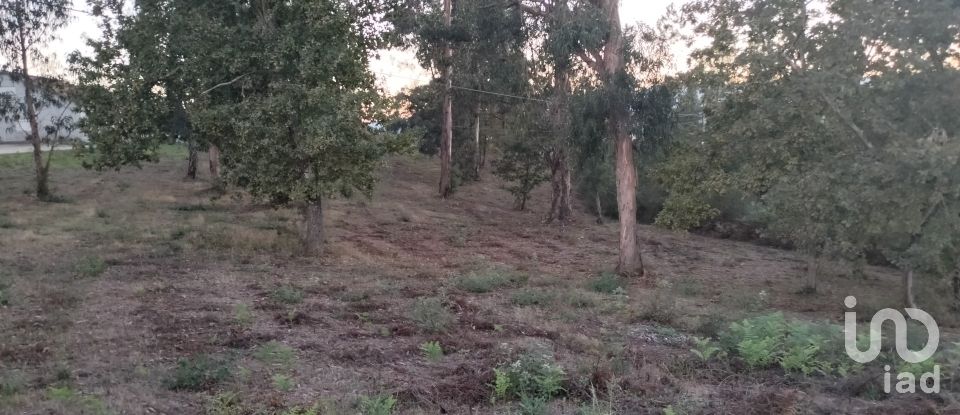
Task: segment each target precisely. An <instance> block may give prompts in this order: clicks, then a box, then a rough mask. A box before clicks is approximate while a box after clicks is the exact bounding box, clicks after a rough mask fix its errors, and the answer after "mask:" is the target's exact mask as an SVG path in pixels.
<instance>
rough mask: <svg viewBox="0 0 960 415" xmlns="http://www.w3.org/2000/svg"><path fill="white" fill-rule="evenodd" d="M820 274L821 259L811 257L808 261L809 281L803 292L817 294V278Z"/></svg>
mask: <svg viewBox="0 0 960 415" xmlns="http://www.w3.org/2000/svg"><path fill="white" fill-rule="evenodd" d="M818 274H820V258H818V257H811V258H810V259H808V260H807V281H806V285H805V286H804V287H803V292H806V293H810V294H814V293H816V292H817V276H818Z"/></svg>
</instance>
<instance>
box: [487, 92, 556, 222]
mask: <svg viewBox="0 0 960 415" xmlns="http://www.w3.org/2000/svg"><path fill="white" fill-rule="evenodd" d="M538 107H539V105H537V104H532V105H530V104H528V106H526V107H521V108H517V110H516V111H514V112H512V113H511V114H510V118H511V119H510V120H509V121H508V123H509V124H510V126H511V128H510V132H508V133H506V134H505V137H504V140H503V143H502V147H503V148H502V150H503V154H502V156H501V157H500V159H498V160H496V161H494V163H493V165H494V174H496V175H497V176H498V177H500V178H501V179H502V180H504V181H505V182H508V183H509V184H508V186H507V190H508V191H509V192H510V194H512V195H513V196H514V198H515V206H516V208H517V210H526V207H527V200H529V198H530V193H531V192H532V191H533V189H535V188H536V187H537V186H539V185H540V184H541V183H543V182H544V181H546V180H547V178H548V176H547V173H546V172H547V170H548V165H547V160H548V157H546V153H547V152H549V147H548V146H547V144H548V143H549V141H548V138H545V137H544V135H547V134H549V131H550V128H549V125H545V124H547V122H546V120H544V119H543V118H542V117H540V114H541V113H542V109H541V108H538Z"/></svg>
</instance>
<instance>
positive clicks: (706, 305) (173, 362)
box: [0, 157, 958, 414]
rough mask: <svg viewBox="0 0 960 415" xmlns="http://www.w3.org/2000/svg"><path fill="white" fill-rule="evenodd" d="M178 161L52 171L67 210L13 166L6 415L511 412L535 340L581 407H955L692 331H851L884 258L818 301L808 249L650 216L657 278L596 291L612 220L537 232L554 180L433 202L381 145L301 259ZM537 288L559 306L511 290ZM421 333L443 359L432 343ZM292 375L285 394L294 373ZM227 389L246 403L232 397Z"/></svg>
mask: <svg viewBox="0 0 960 415" xmlns="http://www.w3.org/2000/svg"><path fill="white" fill-rule="evenodd" d="M183 164H184V163H183V162H182V161H181V160H178V159H165V160H163V161H162V162H161V163H159V164H157V165H147V166H144V167H143V169H142V170H137V169H129V170H124V171H121V172H107V173H97V172H90V171H85V170H81V169H78V168H75V167H69V168H68V167H65V168H62V169H57V168H56V166H55V168H54V171H53V177H52V184H53V186H54V188H55V191H56V193H57V194H58V195H59V196H62V197H63V199H64V200H63V203H41V202H38V201H36V200H35V199H34V198H33V197H32V196H31V195H30V194H29V192H28V191H27V190H28V189H30V184H31V180H32V176H31V171H30V169H29V168H28V167H15V168H9V169H4V170H0V184H2V185H0V289H2V291H0V292H2V293H4V296H5V297H6V298H8V304H7V305H6V306H2V307H0V333H2V335H0V413H4V414H7V413H9V414H51V413H56V414H59V413H63V414H75V413H117V414H203V413H218V414H219V413H238V414H240V413H282V411H283V410H285V409H289V408H293V407H295V406H301V407H307V406H311V405H314V404H319V406H320V408H321V413H337V414H339V413H358V411H359V407H358V406H357V404H356V403H357V402H358V400H359V399H360V398H361V397H370V396H374V395H386V394H389V395H392V396H394V397H395V398H396V399H397V401H398V402H397V405H396V410H397V413H411V414H413V413H456V414H487V413H490V414H492V413H513V412H515V411H516V404H515V403H512V402H507V403H497V404H492V403H491V400H490V397H491V389H490V386H489V385H490V383H491V382H492V381H493V369H494V368H496V367H498V366H500V365H503V364H507V363H509V362H511V361H512V360H513V359H516V357H517V355H518V353H520V352H521V351H523V350H531V349H538V350H545V351H548V352H549V353H551V354H552V355H554V356H555V358H556V360H557V361H558V362H559V363H560V364H561V365H562V366H563V368H564V369H565V372H566V373H567V374H568V375H569V376H568V378H569V379H568V381H567V383H566V384H565V385H564V388H565V391H566V392H565V394H564V396H563V397H561V398H560V399H557V400H555V401H554V402H552V403H551V406H550V409H549V412H548V413H557V414H561V413H563V414H567V413H569V414H573V413H581V412H578V411H580V410H583V408H584V407H585V405H589V403H590V402H591V401H593V400H594V399H593V395H594V394H596V396H598V398H597V399H598V400H601V401H604V400H605V401H608V402H610V407H611V408H613V412H615V413H628V414H646V413H650V414H659V413H663V411H664V409H665V408H667V407H670V408H671V409H673V410H675V411H677V413H711V414H712V413H722V414H748V413H778V414H799V413H823V414H827V413H851V414H852V413H858V414H859V413H865V414H888V413H917V414H920V413H948V412H949V411H951V410H952V411H957V410H958V409H957V405H956V404H955V403H952V402H953V401H952V400H951V399H950V398H949V395H947V397H928V396H925V395H922V394H918V395H907V396H896V397H891V398H887V399H869V398H868V397H865V396H862V394H859V393H855V392H851V391H850V388H851V387H853V386H851V384H853V383H856V382H857V381H858V380H857V379H832V378H825V377H822V376H819V377H818V376H811V377H797V376H788V375H785V374H784V373H782V372H778V371H774V370H771V371H765V372H751V371H747V370H746V369H744V368H737V367H736V366H735V365H734V366H730V365H710V364H702V363H700V362H699V361H696V360H694V359H693V358H692V356H691V353H690V352H689V349H690V347H691V345H690V336H692V335H695V334H696V333H697V332H698V331H699V330H703V328H704V326H706V325H707V323H709V322H711V321H714V320H726V321H730V320H735V319H738V318H742V317H744V316H747V315H750V314H751V313H764V312H771V311H775V310H780V311H783V312H785V313H787V314H788V315H790V316H792V317H796V318H804V319H810V320H829V321H833V322H840V319H841V318H842V317H843V312H844V311H845V309H844V308H843V298H844V297H845V296H847V295H851V294H854V295H856V296H857V297H858V299H860V304H861V308H862V310H864V312H869V310H871V309H878V308H882V307H886V306H893V305H896V304H897V299H898V298H899V297H898V291H897V289H896V287H897V286H898V283H899V282H898V281H899V279H898V276H897V275H896V274H895V273H893V272H892V271H891V270H887V269H883V268H876V267H867V269H866V270H865V272H864V275H858V274H856V273H854V272H852V271H850V267H849V266H846V265H844V264H828V266H827V267H825V269H826V271H824V273H823V274H822V275H821V276H820V284H819V292H818V293H817V294H803V293H802V288H803V286H804V281H805V277H806V271H805V270H806V266H807V258H805V257H803V256H802V255H800V254H798V253H795V252H789V251H783V250H777V249H772V248H766V247H761V246H757V245H753V244H749V243H743V242H733V241H726V240H718V239H711V238H707V237H703V236H695V235H690V234H679V233H671V232H667V231H664V230H661V229H657V228H654V227H648V226H644V227H641V240H642V250H643V255H644V261H645V262H646V264H647V265H648V269H649V271H650V272H649V277H648V278H646V279H642V280H632V281H629V283H628V284H627V286H626V287H625V288H626V291H625V292H624V293H622V294H621V295H616V296H611V295H608V294H600V293H595V292H593V291H591V290H590V288H589V284H590V281H592V280H594V279H595V278H597V276H598V275H599V274H600V273H602V272H604V271H610V270H611V269H612V267H613V265H614V264H615V262H616V254H617V252H616V239H617V226H616V224H615V223H607V224H604V225H598V224H596V223H595V221H594V218H593V217H592V216H590V215H589V214H587V213H580V214H578V216H577V217H576V220H575V221H574V222H573V223H569V224H564V225H560V224H545V223H543V217H544V215H545V213H546V208H547V206H546V205H547V204H548V200H549V198H548V196H549V195H548V192H549V189H547V188H542V189H538V191H537V193H536V194H535V195H534V198H533V200H532V201H531V202H530V203H528V206H531V207H532V209H531V210H529V211H526V212H518V211H515V210H513V209H512V206H513V203H512V200H511V196H510V195H509V194H508V193H507V192H506V191H504V190H502V188H501V183H499V182H498V181H497V180H496V179H495V178H494V177H493V176H490V175H485V176H484V177H483V180H482V181H481V182H478V183H471V184H467V185H465V186H463V187H461V188H460V189H458V191H457V193H456V194H455V195H454V196H453V197H452V198H451V199H449V200H441V199H439V198H438V197H437V196H436V195H435V189H436V180H437V178H438V172H439V169H438V167H437V164H438V163H436V162H434V161H433V160H430V159H426V158H420V157H411V158H395V159H391V160H389V161H388V162H387V163H386V165H385V166H384V168H383V175H382V176H383V181H382V183H381V184H380V185H379V187H378V190H377V191H376V192H375V194H374V195H373V197H372V198H369V199H367V198H355V199H350V200H342V199H341V200H334V201H331V202H329V203H327V206H328V208H327V209H326V214H327V217H326V224H327V229H328V232H329V245H328V254H327V255H326V256H325V257H323V258H307V257H303V256H301V255H299V254H298V241H297V238H298V236H297V235H298V227H299V222H298V221H299V218H298V215H297V211H296V210H293V209H272V208H270V207H266V206H262V205H259V204H256V203H253V202H251V201H249V200H247V199H246V198H243V197H232V196H231V195H227V196H222V197H221V196H218V194H217V193H216V192H214V191H213V190H212V186H211V185H210V184H209V183H208V182H206V181H202V180H201V181H185V180H183V178H182V177H183V172H182V171H181V170H182V167H183V166H182V165H183ZM585 210H586V209H579V211H580V212H584V211H585ZM97 268H102V269H100V270H98V269H97ZM490 269H508V270H510V272H514V273H522V274H524V275H526V276H528V280H527V281H526V282H525V283H523V284H517V285H511V286H507V287H499V288H496V289H494V290H492V291H490V292H487V293H472V292H468V291H465V290H463V289H460V288H457V287H458V286H457V284H456V283H455V281H456V279H457V278H458V277H462V276H464V275H469V274H470V273H471V272H474V273H482V272H486V271H487V270H490ZM658 281H659V282H658ZM918 283H919V284H920V285H924V284H926V285H925V286H924V287H923V289H924V290H925V291H923V290H921V297H920V299H921V303H924V302H926V303H929V304H933V303H934V300H935V299H936V298H937V295H936V294H937V292H938V291H940V290H941V289H942V288H941V287H940V286H938V285H934V283H932V282H925V281H919V282H918ZM4 284H6V285H4ZM3 287H6V288H3ZM284 290H286V291H292V292H293V293H295V294H296V293H299V295H294V296H293V297H302V298H287V297H288V296H287V295H285V294H284V292H285V291H284ZM531 290H533V291H536V292H546V293H549V296H550V298H552V301H549V302H547V303H545V304H534V305H525V304H518V301H517V300H516V298H517V296H518V295H520V294H522V293H524V292H529V291H531ZM433 297H436V298H440V299H442V301H443V305H444V307H445V308H446V310H447V311H448V312H449V313H450V314H451V315H452V316H453V317H454V319H453V322H452V324H450V325H449V326H448V327H447V328H446V329H445V330H444V331H442V332H437V333H433V332H429V331H426V330H424V329H423V328H422V327H421V326H418V325H417V324H415V322H414V319H413V318H412V317H411V313H412V309H413V308H414V305H415V303H416V302H417V300H418V299H420V298H433ZM2 298H3V297H0V299H2ZM571 299H576V300H571ZM653 301H662V302H663V303H662V304H665V307H667V306H669V308H671V313H670V315H669V316H668V318H661V319H658V320H659V321H651V320H650V318H649V315H648V313H643V312H642V311H641V310H644V309H645V307H647V306H648V305H649V304H650V303H651V302H653ZM657 304H661V303H659V302H658V303H657ZM934 317H936V318H938V321H941V322H942V324H941V325H942V326H944V327H945V329H946V330H948V331H949V330H952V329H951V328H950V326H953V325H955V324H956V323H955V322H954V321H955V320H954V319H953V317H952V316H950V315H947V314H946V312H942V313H939V314H938V312H937V311H936V309H934ZM427 341H437V342H438V343H439V344H441V345H442V347H443V350H444V353H445V356H443V357H442V358H441V359H439V360H437V361H431V360H428V359H426V358H424V356H423V353H422V352H421V350H420V346H421V345H422V344H423V343H424V342H427ZM265 344H281V345H285V346H287V347H289V348H290V349H291V350H292V351H293V358H292V362H288V363H287V364H279V365H278V364H271V363H267V362H264V361H263V359H262V358H258V357H257V351H258V350H262V349H263V348H264V345H265ZM196 356H210V357H212V358H214V359H217V360H218V361H222V362H224V363H223V364H224V365H225V366H227V367H228V368H229V371H230V372H231V376H229V378H227V379H225V380H222V381H220V382H208V383H207V384H204V385H201V386H200V387H198V388H196V389H197V390H179V389H175V388H172V387H171V383H170V382H171V381H170V379H171V378H172V377H173V376H174V373H175V370H176V367H177V365H178V362H179V361H181V359H188V358H193V357H196ZM278 375H279V376H281V377H286V378H288V379H290V380H292V385H287V387H283V386H282V385H280V386H278V384H277V381H276V379H277V376H278ZM867 381H870V379H867ZM877 381H879V380H877ZM227 397H232V400H233V401H235V404H233V406H230V405H227V404H222V401H225V400H226V401H230V399H226V398H227ZM218 400H219V401H220V402H221V404H217V401H218ZM218 405H219V406H218ZM227 407H229V408H233V409H229V408H228V409H229V410H233V411H235V412H227V410H228V409H222V408H227ZM218 408H220V409H222V410H223V411H222V412H215V411H216V410H218ZM680 411H684V412H680ZM949 413H958V412H949Z"/></svg>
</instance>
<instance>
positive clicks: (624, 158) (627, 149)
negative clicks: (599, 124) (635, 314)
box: [611, 110, 644, 276]
mask: <svg viewBox="0 0 960 415" xmlns="http://www.w3.org/2000/svg"><path fill="white" fill-rule="evenodd" d="M614 112H620V111H616V110H615V111H614ZM624 118H625V117H624V116H623V115H620V116H614V117H613V118H612V119H611V122H612V123H613V124H614V126H613V130H614V133H615V137H616V153H617V154H616V174H617V211H618V212H619V216H620V257H619V261H618V262H617V272H618V273H620V274H623V275H638V276H643V273H644V269H643V260H642V259H641V258H640V244H639V241H638V240H637V237H638V235H637V170H636V169H635V168H634V167H633V143H632V141H631V140H630V135H629V134H627V131H626V125H625V121H624Z"/></svg>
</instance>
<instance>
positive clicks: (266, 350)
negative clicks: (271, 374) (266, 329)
mask: <svg viewBox="0 0 960 415" xmlns="http://www.w3.org/2000/svg"><path fill="white" fill-rule="evenodd" d="M253 357H254V358H255V359H257V360H259V361H261V362H263V363H265V364H267V365H270V366H274V367H281V368H288V367H290V366H291V365H293V362H294V361H295V360H296V359H297V353H296V351H294V350H293V348H292V347H290V346H287V345H285V344H283V343H280V342H277V341H270V342H267V343H264V344H262V345H260V346H259V347H257V350H255V351H254V352H253Z"/></svg>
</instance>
